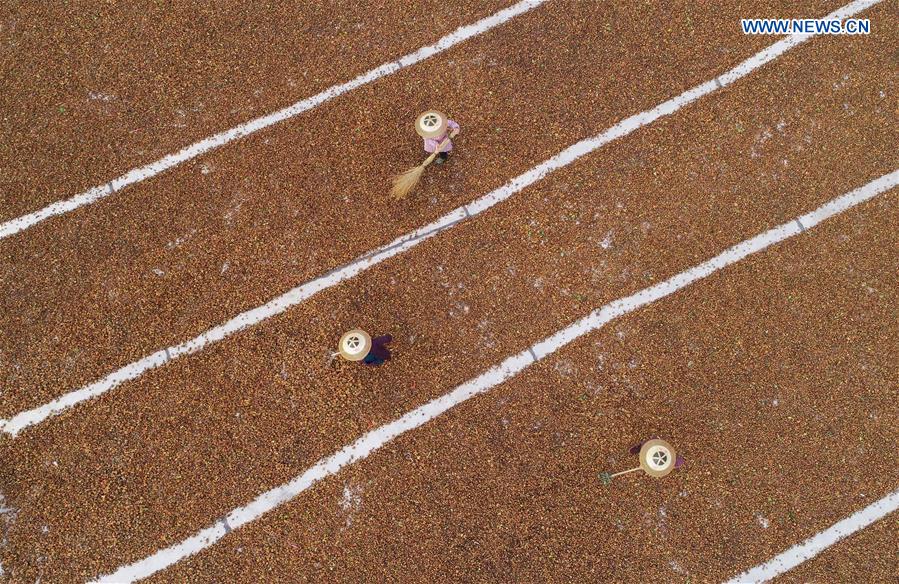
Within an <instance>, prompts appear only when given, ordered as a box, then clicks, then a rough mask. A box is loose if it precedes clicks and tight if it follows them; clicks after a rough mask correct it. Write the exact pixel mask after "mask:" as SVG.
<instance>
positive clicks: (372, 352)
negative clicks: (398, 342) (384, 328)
mask: <svg viewBox="0 0 899 584" xmlns="http://www.w3.org/2000/svg"><path fill="white" fill-rule="evenodd" d="M391 342H393V337H391V336H390V335H382V336H380V337H377V338H375V339H372V338H371V336H370V335H369V334H368V333H367V332H365V331H364V330H362V329H354V330H351V331H349V332H347V333H344V335H343V336H342V337H340V342H339V343H338V345H337V348H338V354H339V355H340V356H341V357H343V358H344V359H346V360H347V361H362V362H363V363H364V364H365V365H383V364H384V362H385V361H389V360H390V349H388V348H387V345H388V344H389V343H391Z"/></svg>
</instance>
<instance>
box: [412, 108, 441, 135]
mask: <svg viewBox="0 0 899 584" xmlns="http://www.w3.org/2000/svg"><path fill="white" fill-rule="evenodd" d="M447 119H448V118H447V117H446V114H444V113H443V112H438V111H437V110H428V111H426V112H424V113H423V114H421V115H420V116H418V119H417V120H415V131H416V132H418V135H419V136H421V137H422V138H437V137H439V136H443V135H444V134H446V128H447V123H446V121H447Z"/></svg>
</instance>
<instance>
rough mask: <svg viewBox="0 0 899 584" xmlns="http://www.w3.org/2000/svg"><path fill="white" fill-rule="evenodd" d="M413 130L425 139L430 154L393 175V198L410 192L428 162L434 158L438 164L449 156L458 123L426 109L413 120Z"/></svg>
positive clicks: (457, 129) (444, 115)
mask: <svg viewBox="0 0 899 584" xmlns="http://www.w3.org/2000/svg"><path fill="white" fill-rule="evenodd" d="M415 131H416V132H418V135H419V136H421V137H422V138H423V139H424V141H425V152H430V153H431V155H430V156H428V157H427V158H426V159H425V161H424V162H422V163H421V164H419V165H418V166H415V167H412V168H410V169H409V170H407V171H405V172H402V173H400V174H398V175H396V176H394V177H393V186H392V187H391V189H390V196H392V197H393V198H394V199H404V198H405V197H406V196H407V195H408V194H409V193H411V192H412V190H413V189H414V188H415V186H416V185H417V184H418V181H419V180H421V175H422V174H423V173H424V171H425V168H427V167H428V165H429V164H431V163H432V162H434V161H435V160H436V162H437V163H438V164H440V163H443V162H444V161H446V159H447V158H449V153H450V152H451V151H452V149H453V140H452V139H453V138H454V137H455V136H456V135H457V134H458V133H459V124H457V123H456V122H454V121H453V120H451V119H449V118H448V117H446V114H445V113H443V112H438V111H437V110H428V111H426V112H424V113H423V114H421V115H420V116H418V118H417V119H416V120H415Z"/></svg>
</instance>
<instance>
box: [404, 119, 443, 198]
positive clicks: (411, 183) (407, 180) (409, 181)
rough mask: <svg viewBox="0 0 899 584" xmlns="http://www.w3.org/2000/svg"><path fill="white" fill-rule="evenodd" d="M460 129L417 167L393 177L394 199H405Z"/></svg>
mask: <svg viewBox="0 0 899 584" xmlns="http://www.w3.org/2000/svg"><path fill="white" fill-rule="evenodd" d="M457 133H458V130H453V132H452V133H451V134H450V135H449V136H447V137H446V139H445V140H444V141H443V142H441V143H440V144H439V145H438V146H437V148H435V149H434V152H432V153H431V155H430V156H428V157H427V158H425V161H424V162H422V163H421V164H419V165H418V166H416V167H415V168H410V169H409V170H407V171H406V172H404V173H402V174H398V175H396V176H395V177H393V187H392V188H391V189H390V196H391V197H393V198H394V199H404V198H406V196H407V195H408V194H409V193H411V192H412V189H414V188H415V186H416V185H417V184H418V181H420V180H421V175H422V174H424V172H425V168H426V167H427V166H428V165H429V164H431V163H432V162H434V159H435V158H437V155H438V154H439V153H440V151H441V150H443V147H444V146H446V145H447V144H448V143H449V141H450V138H454V137H455V136H456V134H457Z"/></svg>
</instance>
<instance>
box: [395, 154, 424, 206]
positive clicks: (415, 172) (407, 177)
mask: <svg viewBox="0 0 899 584" xmlns="http://www.w3.org/2000/svg"><path fill="white" fill-rule="evenodd" d="M426 166H427V161H425V164H419V165H418V166H416V167H415V168H410V169H409V170H407V171H406V172H404V173H402V174H398V175H396V176H395V177H393V187H392V188H391V189H390V196H392V197H393V198H394V199H405V198H406V195H408V194H409V193H411V192H412V189H414V188H415V185H417V184H418V181H420V180H421V175H422V174H424V172H425V167H426Z"/></svg>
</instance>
